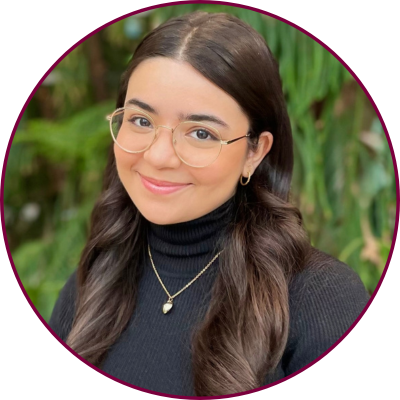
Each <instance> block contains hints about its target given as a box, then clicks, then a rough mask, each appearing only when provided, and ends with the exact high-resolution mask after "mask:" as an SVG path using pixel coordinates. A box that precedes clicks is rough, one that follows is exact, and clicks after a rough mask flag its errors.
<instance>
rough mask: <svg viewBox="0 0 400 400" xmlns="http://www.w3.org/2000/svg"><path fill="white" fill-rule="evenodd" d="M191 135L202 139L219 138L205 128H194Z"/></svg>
mask: <svg viewBox="0 0 400 400" xmlns="http://www.w3.org/2000/svg"><path fill="white" fill-rule="evenodd" d="M189 136H190V137H191V138H193V139H197V140H200V141H206V140H207V141H208V140H218V139H217V138H216V137H215V136H214V135H213V134H212V133H211V132H210V131H209V130H207V129H205V128H197V129H193V130H192V131H191V132H189Z"/></svg>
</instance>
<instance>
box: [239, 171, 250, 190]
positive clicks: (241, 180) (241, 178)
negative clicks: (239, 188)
mask: <svg viewBox="0 0 400 400" xmlns="http://www.w3.org/2000/svg"><path fill="white" fill-rule="evenodd" d="M250 177H251V173H250V170H249V176H248V177H247V181H246V183H243V175H241V176H240V183H241V184H242V185H243V186H246V185H247V184H248V183H249V182H250Z"/></svg>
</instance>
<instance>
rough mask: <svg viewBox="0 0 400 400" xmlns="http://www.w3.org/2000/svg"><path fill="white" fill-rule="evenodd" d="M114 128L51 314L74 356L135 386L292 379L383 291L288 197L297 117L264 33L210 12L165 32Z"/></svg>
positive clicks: (236, 386)
mask: <svg viewBox="0 0 400 400" xmlns="http://www.w3.org/2000/svg"><path fill="white" fill-rule="evenodd" d="M233 37H234V38H235V40H232V38H233ZM109 121H110V131H111V135H112V139H113V142H114V143H113V147H112V149H111V151H110V157H109V161H108V165H107V168H106V171H105V176H104V189H103V192H102V194H101V196H100V198H99V200H98V202H97V204H96V205H95V208H94V210H93V213H92V220H91V230H90V235H89V239H88V241H87V243H86V246H85V249H84V251H83V253H82V257H81V260H80V263H79V267H78V269H77V271H76V272H75V273H74V274H73V275H72V276H71V277H70V279H69V281H68V282H67V284H66V285H65V287H64V289H63V290H62V292H61V294H60V297H59V299H58V301H57V303H56V306H55V308H54V311H53V314H52V317H51V320H50V326H51V328H52V329H53V330H54V332H55V333H56V334H57V335H58V336H59V337H60V338H61V339H62V340H64V341H66V343H67V345H68V346H70V348H71V349H72V350H73V351H75V352H76V353H78V354H79V355H80V356H81V357H83V358H84V359H86V360H87V361H88V362H89V363H91V364H93V365H95V366H97V367H99V368H100V370H101V371H102V372H103V373H104V374H106V375H107V376H109V377H112V378H114V379H118V380H119V381H120V382H123V383H126V384H128V385H134V387H138V388H143V389H146V390H152V391H156V392H161V393H165V394H168V395H179V396H193V395H197V396H219V395H227V394H235V393H240V392H244V391H248V390H251V389H256V388H259V387H260V386H262V385H267V384H271V383H273V382H276V381H277V380H280V379H284V378H286V377H288V376H290V375H291V374H294V373H295V372H297V371H298V370H299V369H301V368H303V367H305V366H307V365H310V364H311V363H312V362H313V361H314V360H315V359H317V358H318V357H319V356H321V355H322V354H324V353H325V352H327V351H328V350H329V349H330V348H331V347H332V346H333V345H334V344H335V343H336V342H337V341H338V340H339V339H340V338H341V337H342V336H343V335H344V334H345V333H346V332H347V331H348V330H349V328H350V327H351V326H352V324H354V322H355V321H356V319H357V317H358V316H359V314H360V313H361V312H362V310H363V309H364V307H365V306H366V304H367V302H368V299H369V296H368V294H367V292H366V291H365V289H364V286H363V284H362V283H361V281H360V279H359V278H358V276H357V275H356V274H355V273H354V272H353V271H352V270H351V269H350V268H349V267H348V266H347V265H345V264H343V263H341V262H339V261H338V260H336V259H335V258H333V257H331V256H329V255H327V254H325V253H323V252H321V251H319V250H317V249H315V248H313V247H312V246H311V245H310V242H309V239H308V237H307V234H306V232H305V229H304V227H303V225H302V216H301V214H300V212H299V210H298V209H297V208H296V207H294V206H293V205H292V204H291V203H290V202H289V194H290V183H291V177H292V169H293V144H292V134H291V129H290V123H289V117H288V114H287V110H286V104H285V101H284V96H283V93H282V85H281V81H280V77H279V72H278V65H277V63H276V61H275V60H274V58H273V56H272V54H271V52H270V50H269V48H268V46H267V45H266V43H265V41H264V40H263V38H262V37H261V36H260V35H259V34H258V33H257V32H256V31H255V30H253V29H252V28H251V27H250V26H248V25H246V24H245V23H243V22H242V21H241V20H239V19H237V18H235V17H232V16H230V15H227V14H223V13H216V14H209V13H205V12H195V13H190V14H186V15H184V16H182V17H177V18H173V19H171V20H169V21H167V22H166V23H164V24H162V25H160V26H159V27H157V28H156V29H154V30H153V31H152V32H150V33H149V34H148V35H147V36H146V37H145V38H144V39H143V40H142V42H141V43H140V44H139V46H138V47H137V49H136V51H135V53H134V55H133V58H132V60H131V62H130V64H129V65H128V68H127V70H126V72H125V74H124V76H123V77H122V82H121V87H120V91H119V95H118V100H117V105H116V110H115V111H114V112H112V113H111V114H110V116H109Z"/></svg>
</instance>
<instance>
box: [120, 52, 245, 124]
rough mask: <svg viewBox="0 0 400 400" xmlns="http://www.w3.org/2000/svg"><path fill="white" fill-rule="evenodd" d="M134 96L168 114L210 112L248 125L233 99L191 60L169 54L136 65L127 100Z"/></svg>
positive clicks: (236, 122)
mask: <svg viewBox="0 0 400 400" xmlns="http://www.w3.org/2000/svg"><path fill="white" fill-rule="evenodd" d="M131 98H138V99H140V100H141V101H143V102H145V103H147V104H149V105H151V106H152V107H153V108H154V109H155V110H157V111H158V112H159V114H162V115H164V116H165V117H174V116H177V115H179V114H182V113H183V114H187V113H192V112H207V113H212V114H216V115H217V116H218V117H220V118H221V119H226V120H229V121H230V122H231V123H232V124H239V125H243V124H244V125H246V126H247V124H248V120H247V117H246V116H245V114H244V113H243V112H242V110H241V108H240V106H239V104H238V103H237V102H236V100H235V99H234V98H232V97H231V96H230V95H229V94H227V93H226V92H224V91H223V90H222V89H221V88H219V87H218V86H217V85H215V84H214V83H213V82H211V81H209V80H208V79H207V78H205V77H204V76H203V75H202V74H201V73H200V72H198V71H197V70H196V69H195V68H193V67H192V66H191V65H190V64H189V63H187V62H183V61H177V60H172V59H169V58H166V57H155V58H151V59H148V60H145V61H143V62H142V63H140V64H139V65H138V66H137V67H136V69H135V70H134V71H133V73H132V75H131V77H130V79H129V83H128V88H127V93H126V99H125V101H128V100H129V99H131ZM229 125H230V124H229Z"/></svg>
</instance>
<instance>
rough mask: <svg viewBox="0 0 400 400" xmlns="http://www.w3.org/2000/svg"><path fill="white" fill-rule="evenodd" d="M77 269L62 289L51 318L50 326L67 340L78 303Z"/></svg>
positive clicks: (62, 338) (61, 337)
mask: <svg viewBox="0 0 400 400" xmlns="http://www.w3.org/2000/svg"><path fill="white" fill-rule="evenodd" d="M76 295H77V288H76V270H75V271H74V272H73V273H72V274H71V276H70V277H69V278H68V280H67V282H66V284H65V285H64V287H63V288H62V289H61V291H60V294H59V297H58V299H57V301H56V304H55V306H54V308H53V312H52V314H51V317H50V320H49V326H50V328H51V329H52V330H53V331H54V332H55V333H56V334H57V336H59V337H60V339H61V340H63V341H65V340H66V339H67V336H68V334H69V332H70V330H71V327H72V322H73V319H74V314H75V304H76Z"/></svg>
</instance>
